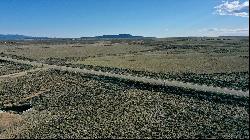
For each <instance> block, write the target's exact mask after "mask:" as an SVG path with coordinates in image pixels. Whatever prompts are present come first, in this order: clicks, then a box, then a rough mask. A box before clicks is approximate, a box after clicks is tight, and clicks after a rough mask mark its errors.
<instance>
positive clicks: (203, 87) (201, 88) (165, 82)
mask: <svg viewBox="0 0 250 140" xmlns="http://www.w3.org/2000/svg"><path fill="white" fill-rule="evenodd" d="M0 59H1V60H6V61H12V62H16V63H22V64H30V65H33V66H38V67H43V68H45V69H47V68H48V69H56V70H63V71H69V72H79V73H87V74H93V75H100V76H107V77H114V78H120V79H126V80H132V81H138V82H143V83H149V84H154V85H163V86H173V87H180V88H187V89H192V90H197V91H203V92H213V93H218V94H228V95H236V96H243V97H249V91H246V92H245V91H241V90H233V89H228V88H220V87H213V86H207V85H198V84H192V83H183V82H180V81H169V80H162V79H152V78H145V77H135V76H128V75H119V74H113V73H108V72H102V71H94V70H87V69H80V68H72V67H66V66H57V65H48V64H43V63H38V62H34V61H33V62H30V61H24V60H17V59H12V58H8V57H0Z"/></svg>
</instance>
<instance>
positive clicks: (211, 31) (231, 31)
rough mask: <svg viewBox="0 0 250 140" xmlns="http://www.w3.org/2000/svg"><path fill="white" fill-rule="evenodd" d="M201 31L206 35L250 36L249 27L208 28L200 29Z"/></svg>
mask: <svg viewBox="0 0 250 140" xmlns="http://www.w3.org/2000/svg"><path fill="white" fill-rule="evenodd" d="M199 33H200V34H202V35H206V36H224V35H225V36H227V35H232V36H249V28H208V29H201V30H199Z"/></svg>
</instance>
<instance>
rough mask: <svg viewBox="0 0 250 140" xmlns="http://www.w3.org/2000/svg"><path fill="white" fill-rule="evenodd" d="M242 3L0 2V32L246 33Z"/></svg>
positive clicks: (170, 0) (245, 10)
mask: <svg viewBox="0 0 250 140" xmlns="http://www.w3.org/2000/svg"><path fill="white" fill-rule="evenodd" d="M248 3H249V2H248V0H231V1H222V0H0V34H24V35H32V36H48V37H81V36H96V35H103V34H119V33H129V34H133V35H143V36H156V37H174V36H217V35H248V30H249V21H248V20H249V17H248V14H249V4H248Z"/></svg>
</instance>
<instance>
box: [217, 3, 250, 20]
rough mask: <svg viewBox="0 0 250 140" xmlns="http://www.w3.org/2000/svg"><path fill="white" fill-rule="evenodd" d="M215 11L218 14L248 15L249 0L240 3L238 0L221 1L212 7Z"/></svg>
mask: <svg viewBox="0 0 250 140" xmlns="http://www.w3.org/2000/svg"><path fill="white" fill-rule="evenodd" d="M214 8H215V9H216V11H215V13H216V14H218V15H232V16H240V17H249V1H248V0H247V1H245V2H243V3H240V1H239V0H235V1H231V2H228V1H223V3H222V4H220V5H218V6H216V7H214Z"/></svg>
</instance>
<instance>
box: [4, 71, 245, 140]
mask: <svg viewBox="0 0 250 140" xmlns="http://www.w3.org/2000/svg"><path fill="white" fill-rule="evenodd" d="M0 86H1V92H0V109H2V110H4V109H6V110H8V113H11V114H16V115H18V117H17V118H18V119H20V118H21V120H22V123H21V124H18V125H13V126H12V127H8V128H5V127H2V128H1V129H0V130H1V131H0V138H249V98H241V99H237V98H233V97H218V96H216V95H213V94H208V93H202V94H201V93H199V94H196V92H195V91H188V90H184V89H176V88H170V87H166V88H163V87H154V86H150V85H145V84H140V83H133V82H131V81H120V80H119V79H112V78H105V77H97V76H91V75H81V74H77V73H68V72H60V71H56V70H49V71H41V72H36V73H33V74H30V75H26V76H24V77H18V78H16V79H11V80H9V81H5V82H2V83H1V84H0ZM27 104H29V105H30V107H32V108H31V109H29V110H28V111H24V112H22V111H20V110H21V109H19V110H18V109H16V110H14V111H10V110H11V107H13V108H18V107H19V108H20V107H21V106H24V105H27Z"/></svg>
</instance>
